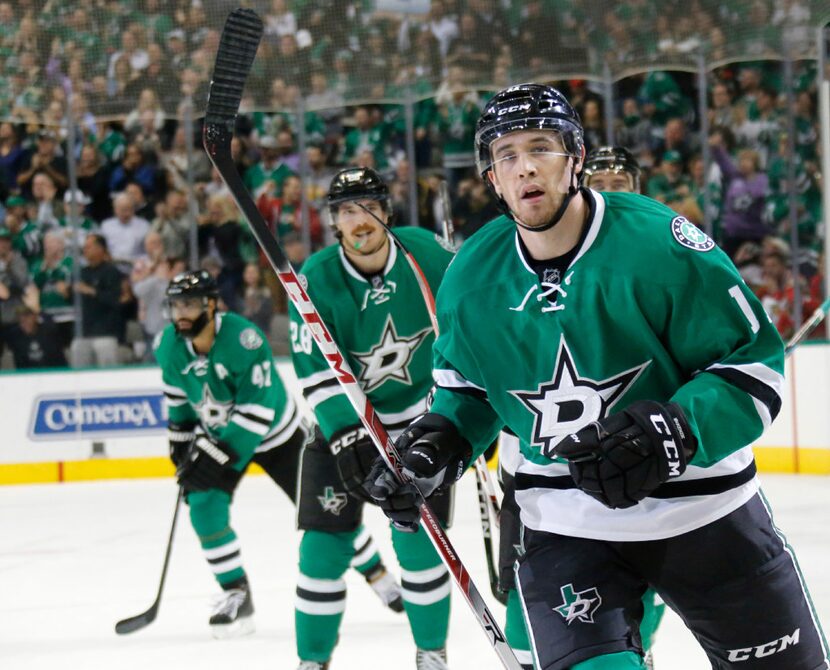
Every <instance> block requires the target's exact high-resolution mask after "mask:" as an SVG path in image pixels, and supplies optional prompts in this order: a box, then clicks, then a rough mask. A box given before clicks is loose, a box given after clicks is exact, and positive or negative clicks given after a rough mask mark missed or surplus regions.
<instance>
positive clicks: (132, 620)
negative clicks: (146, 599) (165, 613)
mask: <svg viewBox="0 0 830 670" xmlns="http://www.w3.org/2000/svg"><path fill="white" fill-rule="evenodd" d="M158 609H159V608H158V602H156V603H153V606H152V607H151V608H150V609H148V610H147V611H146V612H142V613H141V614H137V615H136V616H131V617H129V618H127V619H122V620H121V621H119V622H118V623H117V624H115V632H116V633H118V634H119V635H127V634H128V633H134V632H135V631H137V630H141V629H142V628H144V627H145V626H149V625H150V624H151V623H153V621H155V620H156V614H158Z"/></svg>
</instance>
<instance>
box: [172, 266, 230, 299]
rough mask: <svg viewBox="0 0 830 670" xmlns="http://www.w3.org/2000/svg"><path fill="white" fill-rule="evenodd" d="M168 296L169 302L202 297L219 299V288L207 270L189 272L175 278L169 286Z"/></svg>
mask: <svg viewBox="0 0 830 670" xmlns="http://www.w3.org/2000/svg"><path fill="white" fill-rule="evenodd" d="M166 296H167V299H168V300H171V299H173V300H175V299H176V298H191V297H200V296H202V297H205V298H218V297H219V286H218V285H217V283H216V280H215V279H214V278H213V276H212V275H211V274H210V273H209V272H207V271H206V270H188V271H187V272H180V273H179V274H177V275H176V276H175V277H173V279H172V280H171V281H170V284H169V285H168V286H167V292H166Z"/></svg>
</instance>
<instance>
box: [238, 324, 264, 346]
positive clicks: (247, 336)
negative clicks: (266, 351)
mask: <svg viewBox="0 0 830 670" xmlns="http://www.w3.org/2000/svg"><path fill="white" fill-rule="evenodd" d="M239 344H241V345H242V346H243V347H245V348H246V349H250V350H251V351H253V350H254V349H259V348H260V347H261V346H262V338H261V337H260V336H259V333H257V332H256V331H255V330H254V329H253V328H246V329H245V330H243V331H242V332H241V333H239Z"/></svg>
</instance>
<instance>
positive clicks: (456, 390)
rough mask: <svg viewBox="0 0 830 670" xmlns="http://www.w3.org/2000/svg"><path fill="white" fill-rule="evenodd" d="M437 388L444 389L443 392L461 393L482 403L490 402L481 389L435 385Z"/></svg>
mask: <svg viewBox="0 0 830 670" xmlns="http://www.w3.org/2000/svg"><path fill="white" fill-rule="evenodd" d="M436 386H437V387H438V388H441V389H444V390H445V391H452V392H453V393H463V394H465V395H471V396H473V397H474V398H478V399H479V400H483V401H484V402H487V403H489V402H490V400H489V398H488V397H487V392H486V391H483V390H482V389H477V388H473V387H472V386H441V384H436Z"/></svg>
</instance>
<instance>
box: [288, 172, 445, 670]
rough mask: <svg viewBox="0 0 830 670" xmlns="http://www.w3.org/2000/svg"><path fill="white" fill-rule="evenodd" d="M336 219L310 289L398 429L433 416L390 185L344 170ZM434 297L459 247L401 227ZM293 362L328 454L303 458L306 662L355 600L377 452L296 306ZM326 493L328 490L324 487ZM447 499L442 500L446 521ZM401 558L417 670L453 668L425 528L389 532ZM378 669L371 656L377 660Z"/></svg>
mask: <svg viewBox="0 0 830 670" xmlns="http://www.w3.org/2000/svg"><path fill="white" fill-rule="evenodd" d="M328 206H329V214H330V216H331V225H333V227H334V229H335V235H336V237H337V239H338V241H339V243H338V244H335V245H332V246H330V247H327V248H325V249H322V250H321V251H318V252H317V253H315V254H314V255H312V256H311V258H309V259H308V261H307V262H306V263H305V265H304V266H303V268H302V274H301V275H300V280H301V281H302V282H303V284H304V286H306V287H307V288H306V290H307V291H308V293H309V296H310V297H311V299H312V300H313V301H314V304H315V305H316V307H317V309H318V310H319V312H320V315H321V316H322V318H323V320H324V321H325V323H326V326H327V327H328V329H329V331H330V332H331V333H332V335H333V337H334V339H335V341H336V342H337V345H338V347H339V349H340V350H341V351H342V352H343V355H344V356H345V358H346V359H347V361H348V363H349V366H350V367H351V368H352V370H353V371H354V372H355V373H356V374H358V376H359V381H360V383H361V385H362V387H363V390H364V391H365V393H366V395H367V396H368V397H369V400H370V401H371V402H372V405H373V406H374V407H375V409H376V410H377V413H378V416H379V418H380V419H381V421H382V422H383V423H384V425H385V426H386V428H387V430H388V431H389V433H390V434H391V435H393V436H396V435H397V434H398V433H399V432H400V430H401V429H402V428H403V427H405V426H406V425H408V424H409V422H410V421H412V420H413V419H415V418H416V417H417V416H419V415H421V414H423V413H424V411H426V407H427V395H428V394H429V391H430V389H431V387H432V375H431V350H430V347H431V345H432V342H433V340H434V335H433V331H432V328H431V321H430V317H429V315H428V313H427V309H426V306H425V305H424V301H423V297H422V295H421V292H420V290H419V288H418V283H417V280H416V277H415V275H414V274H413V272H412V270H411V269H410V267H409V265H408V264H407V262H406V259H405V258H404V256H403V254H401V253H400V252H399V251H398V250H397V248H396V246H395V245H394V243H393V242H392V240H391V239H390V237H389V235H388V233H387V231H386V230H385V229H384V227H383V225H382V223H383V224H389V223H390V218H389V217H390V213H391V207H390V202H389V191H388V189H387V187H386V184H385V183H384V182H383V180H382V179H381V178H380V176H378V174H377V173H376V172H375V171H374V170H371V169H369V168H348V169H346V170H342V171H341V172H339V173H338V174H337V175H336V176H335V177H334V179H333V180H332V182H331V186H330V188H329V192H328ZM397 236H398V238H399V239H400V240H401V241H403V243H404V244H405V245H406V247H407V249H408V250H409V252H410V253H411V254H412V255H413V256H414V257H415V259H416V260H417V262H418V264H419V265H420V266H421V268H422V270H423V271H424V273H425V275H426V279H427V281H428V282H429V285H430V287H431V288H432V290H433V292H435V291H437V290H438V285H439V283H440V282H441V279H442V277H443V275H444V271H445V270H446V268H447V265H448V264H449V262H450V260H451V258H452V252H451V251H450V250H448V249H447V248H445V247H444V246H443V244H442V241H440V240H439V239H438V238H437V237H436V236H435V235H434V234H432V233H430V232H428V231H427V230H425V229H423V228H414V227H402V228H400V229H398V230H397ZM289 315H290V319H291V323H290V325H291V329H290V333H291V351H292V359H293V362H294V369H295V371H296V373H297V377H298V379H299V381H300V385H301V386H302V388H303V394H304V395H305V398H306V400H307V401H308V404H309V405H310V406H311V408H312V410H313V411H314V413H315V416H316V418H317V421H318V423H319V425H320V429H321V430H322V432H323V434H324V435H325V437H326V438H327V439H328V441H329V444H330V449H327V450H322V449H317V448H311V447H310V448H308V449H307V450H306V451H305V455H304V456H303V463H302V473H301V480H302V485H301V492H300V498H299V525H300V527H301V528H303V529H305V533H304V535H303V538H302V541H301V543H300V580H299V583H298V589H297V600H296V608H297V612H296V626H297V635H296V637H297V652H298V655H299V657H300V659H301V664H300V668H302V669H303V670H306V669H308V670H315V669H320V668H324V667H327V664H328V662H329V660H330V659H331V656H332V654H333V651H334V647H335V645H336V643H337V640H338V631H339V626H340V621H341V618H342V616H343V611H344V609H345V606H346V584H345V582H344V581H343V573H344V572H345V571H346V568H347V567H348V565H349V562H350V561H351V560H352V556H353V555H354V554H355V548H354V547H355V541H354V538H355V536H356V535H358V533H359V530H358V525H359V523H360V520H361V516H362V513H363V509H364V503H365V502H367V501H368V502H371V499H370V498H369V497H368V496H367V495H366V493H365V492H364V490H363V488H362V484H363V481H364V480H365V478H366V475H367V474H368V472H369V469H370V468H371V466H372V464H373V463H374V461H375V459H376V458H378V452H377V449H376V448H375V446H374V445H373V444H372V442H371V440H370V438H369V436H368V434H367V433H366V430H365V429H364V428H363V426H362V424H361V422H360V419H359V417H358V416H357V414H356V413H355V411H354V409H352V406H351V404H350V403H349V401H348V399H347V397H346V395H345V394H344V392H343V390H342V389H341V387H340V385H339V384H338V382H337V379H336V378H335V375H334V373H333V372H332V371H331V370H330V368H329V365H328V363H327V362H326V360H325V359H324V358H323V355H322V354H321V353H320V351H319V349H318V348H317V347H316V346H315V345H314V343H313V340H312V338H311V333H310V332H309V330H308V327H307V326H306V325H305V323H304V322H303V320H302V318H301V317H300V316H299V314H298V313H297V311H296V309H294V308H293V306H292V307H291V308H290V309H289ZM324 492H328V493H324ZM449 508H450V495H449V494H448V493H447V494H443V495H441V496H439V497H438V499H437V500H436V501H435V511H436V514H437V515H438V517H439V518H440V519H441V520H442V522H444V523H447V522H448V521H449V516H450V513H449ZM392 544H393V546H394V548H395V552H396V553H397V556H398V561H399V563H400V565H401V571H402V573H401V574H402V576H401V587H402V591H403V604H404V607H405V609H406V614H407V617H408V619H409V625H410V629H411V631H412V636H413V638H414V641H415V645H416V647H417V650H416V654H415V655H416V667H417V668H418V669H419V670H442V669H446V667H447V665H446V650H445V645H446V639H447V628H448V622H449V607H450V581H449V574H448V573H447V569H446V568H445V567H444V565H443V564H442V562H441V559H440V557H439V556H438V554H437V553H436V552H435V550H434V549H433V547H432V544H431V543H430V540H429V537H428V535H427V534H426V533H425V532H423V531H419V532H417V533H414V534H409V533H401V532H400V531H398V530H394V529H393V531H392ZM369 665H371V663H369Z"/></svg>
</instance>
